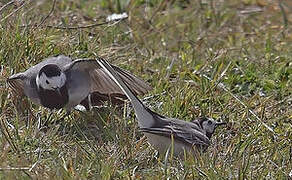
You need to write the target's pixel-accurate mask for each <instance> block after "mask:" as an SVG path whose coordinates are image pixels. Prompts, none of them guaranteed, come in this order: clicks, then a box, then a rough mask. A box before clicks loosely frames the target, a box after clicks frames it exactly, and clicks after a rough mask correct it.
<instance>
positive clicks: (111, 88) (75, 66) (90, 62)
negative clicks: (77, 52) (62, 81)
mask: <svg viewBox="0 0 292 180" xmlns="http://www.w3.org/2000/svg"><path fill="white" fill-rule="evenodd" d="M112 67H113V68H114V70H115V71H116V72H117V73H118V74H119V75H120V76H121V78H122V80H123V81H125V82H126V84H127V85H128V86H129V87H130V88H131V89H132V90H133V91H134V92H135V93H136V94H137V95H143V94H145V93H147V91H149V90H151V87H150V86H149V85H148V84H147V83H146V82H144V81H143V80H141V79H140V78H138V77H136V76H135V75H133V74H131V73H129V72H127V71H125V70H123V69H121V68H119V67H117V66H114V65H112ZM65 70H82V71H88V72H89V75H90V80H91V93H94V92H99V93H100V94H106V95H114V94H116V95H120V96H121V97H124V96H123V95H124V93H123V91H122V90H121V89H120V88H119V86H118V85H116V83H115V82H114V81H113V80H112V79H111V78H110V77H109V76H108V75H107V74H106V72H105V71H104V69H103V68H101V67H100V66H99V64H98V63H97V62H96V60H95V59H77V60H75V61H73V62H72V63H70V64H68V65H67V67H65Z"/></svg>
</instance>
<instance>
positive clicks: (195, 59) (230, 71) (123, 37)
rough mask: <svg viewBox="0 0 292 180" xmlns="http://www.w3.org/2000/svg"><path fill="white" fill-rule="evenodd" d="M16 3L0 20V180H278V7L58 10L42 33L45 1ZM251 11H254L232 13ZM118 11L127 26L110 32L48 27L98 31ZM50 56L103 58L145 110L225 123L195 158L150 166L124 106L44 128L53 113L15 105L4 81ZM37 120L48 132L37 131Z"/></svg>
mask: <svg viewBox="0 0 292 180" xmlns="http://www.w3.org/2000/svg"><path fill="white" fill-rule="evenodd" d="M8 2H9V1H3V2H0V6H1V7H2V6H3V5H4V4H5V3H8ZM200 2H201V3H200ZM26 3H27V4H24V5H23V6H22V7H21V4H19V5H18V6H17V5H8V6H7V7H6V8H5V9H3V10H2V11H1V12H0V14H1V16H0V17H1V19H0V47H1V48H0V62H1V79H0V80H1V84H0V97H1V99H0V112H1V115H0V123H1V124H0V127H1V129H0V130H1V133H0V152H1V153H0V179H31V178H33V179H43V178H45V179H167V178H170V179H288V178H289V173H291V172H292V168H291V167H292V155H291V154H292V142H291V140H292V124H291V123H292V93H291V92H292V51H291V49H292V29H291V24H292V19H291V16H292V10H291V8H290V7H291V6H290V5H289V4H290V2H289V0H287V1H283V4H282V6H283V10H284V11H281V9H280V7H279V6H278V4H277V3H275V2H274V1H272V0H263V1H253V0H249V1H248V0H244V1H239V0H237V1H190V3H188V1H180V0H173V1H162V0H149V1H138V0H130V1H124V0H119V1H118V0H117V1H114V0H111V1H106V0H96V1H81V0H76V1H72V0H64V1H57V2H56V5H55V8H54V9H53V11H52V14H50V16H49V17H48V18H47V19H45V21H44V23H42V24H40V23H41V22H42V20H43V19H44V18H45V17H46V16H47V15H48V13H49V12H50V10H51V8H52V5H53V2H52V1H39V2H37V1H36V2H34V1H26ZM255 6H257V7H259V8H261V9H262V11H260V12H248V13H246V14H243V13H241V11H242V10H248V8H250V7H255ZM18 7H21V8H20V9H19V10H18V11H16V12H15V13H13V14H12V15H11V16H8V15H9V14H10V13H12V12H13V11H14V10H16V9H17V8H18ZM124 11H126V12H127V13H128V15H129V18H128V19H127V20H123V21H121V22H119V23H115V24H112V23H111V24H108V25H102V26H95V27H92V28H77V29H57V28H50V27H48V26H49V25H53V26H62V27H64V26H66V27H68V26H70V27H76V26H85V25H89V24H94V23H100V22H104V21H105V18H106V16H107V15H109V14H112V13H119V12H124ZM4 18H5V19H4ZM285 18H286V20H287V22H286V21H284V19H285ZM287 23H288V24H287ZM27 24H29V26H25V25H27ZM57 54H65V55H68V56H71V57H73V58H81V57H94V56H95V54H97V55H100V56H103V57H105V58H107V59H108V60H109V61H111V62H112V63H114V64H117V65H119V66H120V67H122V68H125V69H127V70H129V71H131V72H132V73H134V74H136V75H137V76H139V77H141V78H143V79H144V80H145V81H148V82H149V83H150V84H151V85H152V86H153V90H152V91H151V92H149V94H148V95H146V96H145V97H146V98H145V103H146V104H147V105H148V106H149V107H151V109H153V110H155V111H156V112H159V113H161V114H164V115H167V116H170V117H176V118H180V119H185V120H187V121H190V120H191V119H193V118H195V117H198V116H202V115H206V116H210V117H213V118H216V119H219V118H221V119H222V120H223V121H225V122H227V123H228V125H227V126H226V127H222V128H220V129H217V131H216V134H215V135H214V137H212V145H211V146H210V148H209V149H208V151H207V152H206V153H204V154H202V155H201V156H200V157H189V156H187V157H186V159H185V160H179V159H176V158H169V159H167V160H165V158H164V157H162V156H158V154H157V152H156V151H155V150H154V149H153V148H152V147H151V146H150V145H148V143H147V140H146V139H145V138H143V134H142V133H140V132H139V131H138V126H137V123H136V120H135V115H134V113H133V110H132V109H131V108H128V107H127V106H124V107H108V108H101V109H98V108H95V109H94V110H93V111H92V112H85V113H80V112H73V113H72V114H71V115H70V117H68V118H65V120H64V122H62V123H61V124H55V125H54V122H55V121H57V120H58V119H60V118H61V117H62V116H63V115H64V113H65V112H63V111H60V112H55V113H53V114H51V116H50V112H49V111H48V110H47V109H44V108H41V107H39V106H36V105H34V104H32V103H31V102H30V101H28V100H27V99H22V100H19V99H18V98H17V97H15V96H14V95H13V93H12V91H11V90H10V89H9V88H8V87H7V85H6V83H5V79H6V78H7V77H9V76H10V75H11V74H13V73H16V72H20V71H23V70H25V69H27V68H29V67H30V66H31V65H34V64H36V63H38V62H40V61H41V60H42V59H43V58H45V57H48V56H54V55H57ZM208 78H209V79H208ZM147 97H148V98H147ZM141 98H143V97H141ZM39 120H41V121H45V120H48V121H50V122H51V123H52V125H51V127H50V128H48V129H46V130H44V131H40V130H39V129H38V125H37V124H38V121H39ZM290 178H291V176H290Z"/></svg>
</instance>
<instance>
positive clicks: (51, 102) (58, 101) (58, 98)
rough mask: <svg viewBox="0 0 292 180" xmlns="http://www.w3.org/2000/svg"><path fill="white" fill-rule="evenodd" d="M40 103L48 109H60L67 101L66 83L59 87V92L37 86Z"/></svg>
mask: <svg viewBox="0 0 292 180" xmlns="http://www.w3.org/2000/svg"><path fill="white" fill-rule="evenodd" d="M38 94H39V97H40V100H41V104H42V105H43V106H45V107H47V108H49V109H61V108H63V107H64V106H65V105H66V104H67V103H68V101H69V95H68V89H67V86H66V84H65V85H64V86H63V87H62V88H60V92H58V91H55V90H47V89H44V88H42V87H39V88H38Z"/></svg>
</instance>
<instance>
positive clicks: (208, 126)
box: [202, 118, 216, 133]
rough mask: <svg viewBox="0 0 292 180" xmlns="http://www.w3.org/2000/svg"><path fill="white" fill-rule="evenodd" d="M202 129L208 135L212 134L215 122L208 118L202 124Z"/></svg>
mask: <svg viewBox="0 0 292 180" xmlns="http://www.w3.org/2000/svg"><path fill="white" fill-rule="evenodd" d="M202 128H203V129H204V130H205V131H206V132H208V133H213V132H214V131H215V128H216V121H214V120H213V119H211V118H209V119H208V120H206V121H204V122H203V123H202Z"/></svg>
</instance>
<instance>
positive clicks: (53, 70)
mask: <svg viewBox="0 0 292 180" xmlns="http://www.w3.org/2000/svg"><path fill="white" fill-rule="evenodd" d="M61 72H62V70H61V69H60V68H59V67H58V66H57V65H56V64H47V65H45V66H44V67H42V68H41V69H40V71H39V74H38V75H39V76H41V75H42V73H44V74H45V75H46V76H47V77H48V78H50V77H54V76H60V75H61Z"/></svg>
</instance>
